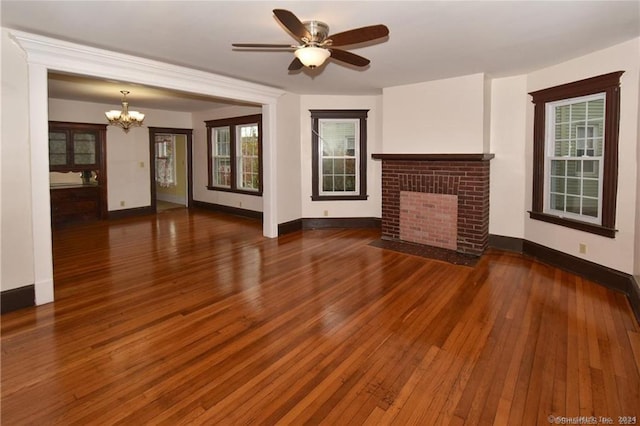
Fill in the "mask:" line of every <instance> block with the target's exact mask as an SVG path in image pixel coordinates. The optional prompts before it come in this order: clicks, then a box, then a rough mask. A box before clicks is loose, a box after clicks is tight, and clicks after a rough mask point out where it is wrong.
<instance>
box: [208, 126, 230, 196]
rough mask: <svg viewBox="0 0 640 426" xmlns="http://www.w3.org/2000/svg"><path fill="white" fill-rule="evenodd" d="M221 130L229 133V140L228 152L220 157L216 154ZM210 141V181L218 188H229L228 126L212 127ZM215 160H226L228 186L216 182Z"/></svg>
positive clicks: (216, 169)
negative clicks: (211, 146)
mask: <svg viewBox="0 0 640 426" xmlns="http://www.w3.org/2000/svg"><path fill="white" fill-rule="evenodd" d="M221 129H225V130H226V131H227V132H228V133H229V140H228V141H227V143H228V145H229V152H228V153H227V154H226V155H221V154H220V153H219V152H218V148H219V146H218V133H219V132H220V130H221ZM211 140H212V141H213V149H212V150H211V167H212V170H213V176H212V177H211V180H212V181H213V185H215V186H217V187H220V188H231V161H232V159H231V128H230V127H229V126H222V127H213V128H211ZM217 158H226V159H227V160H228V161H229V165H228V166H227V167H228V170H227V171H226V173H227V174H228V175H229V185H224V184H223V183H221V182H218V180H217V177H218V168H217V167H216V159H217Z"/></svg>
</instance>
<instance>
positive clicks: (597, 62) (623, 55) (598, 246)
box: [525, 39, 640, 274]
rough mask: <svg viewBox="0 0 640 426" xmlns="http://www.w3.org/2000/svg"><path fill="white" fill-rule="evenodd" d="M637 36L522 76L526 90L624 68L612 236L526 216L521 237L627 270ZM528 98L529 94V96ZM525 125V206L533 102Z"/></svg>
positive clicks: (631, 242)
mask: <svg viewBox="0 0 640 426" xmlns="http://www.w3.org/2000/svg"><path fill="white" fill-rule="evenodd" d="M638 52H640V39H634V40H631V41H628V42H625V43H621V44H618V45H616V46H613V47H610V48H608V49H604V50H601V51H598V52H595V53H591V54H589V55H586V56H582V57H580V58H576V59H573V60H571V61H568V62H564V63H561V64H558V65H555V66H552V67H549V68H545V69H542V70H539V71H536V72H534V73H531V74H529V75H528V76H527V92H532V91H535V90H540V89H544V88H547V87H552V86H556V85H559V84H564V83H569V82H572V81H576V80H581V79H584V78H588V77H595V76H597V75H601V74H605V73H609V72H613V71H625V73H624V74H623V75H622V77H621V92H620V93H621V96H620V134H619V155H618V161H619V168H618V197H617V212H616V228H617V229H618V232H617V233H616V237H615V238H606V237H601V236H598V235H594V234H590V233H586V232H581V231H577V230H574V229H569V228H565V227H562V226H557V225H553V224H550V223H546V222H541V221H537V220H531V219H529V218H528V217H527V218H526V219H525V238H526V239H527V240H530V241H533V242H536V243H539V244H542V245H544V246H547V247H550V248H552V249H556V250H560V251H562V252H565V253H568V254H571V255H574V256H578V257H582V258H584V259H586V260H589V261H592V262H595V263H598V264H600V265H604V266H608V267H610V268H613V269H617V270H619V271H622V272H626V273H629V274H632V273H633V272H634V265H637V264H638V260H637V256H638V253H637V252H635V250H636V246H637V242H636V241H635V239H637V238H638V231H639V230H638V229H636V225H637V212H636V208H637V206H638V202H637V200H636V198H637V196H638V185H639V184H638V170H637V168H638V163H637V162H638V152H637V150H638V120H639V118H638V114H639V108H638V100H639V96H638V94H639V89H638V85H639V79H640V55H638ZM529 100H530V97H529ZM529 104H530V105H529V106H528V111H527V125H526V135H527V139H526V152H527V157H526V159H527V163H526V164H527V175H526V176H527V181H526V191H525V194H526V205H527V206H529V208H530V206H531V187H532V186H531V185H532V183H531V170H532V158H531V153H532V152H533V131H532V130H531V129H532V127H533V125H532V122H533V107H532V104H531V103H530V102H529ZM580 243H583V244H586V245H587V253H586V255H581V254H579V253H578V245H579V244H580Z"/></svg>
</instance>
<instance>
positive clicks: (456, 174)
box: [372, 154, 493, 256]
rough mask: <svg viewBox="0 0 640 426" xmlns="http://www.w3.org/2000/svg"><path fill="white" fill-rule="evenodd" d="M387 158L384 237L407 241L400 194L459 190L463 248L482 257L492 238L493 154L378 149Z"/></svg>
mask: <svg viewBox="0 0 640 426" xmlns="http://www.w3.org/2000/svg"><path fill="white" fill-rule="evenodd" d="M372 157H373V158H375V159H381V160H382V238H383V239H387V240H398V241H399V240H401V236H400V193H401V191H407V192H422V193H428V194H448V195H456V196H457V199H458V221H457V241H456V247H457V249H456V250H457V251H458V252H460V253H464V254H472V255H476V256H479V255H481V254H482V253H483V252H484V250H485V249H486V247H487V243H488V238H489V161H490V160H491V159H492V158H493V154H373V155H372Z"/></svg>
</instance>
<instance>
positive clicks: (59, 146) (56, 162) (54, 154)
mask: <svg viewBox="0 0 640 426" xmlns="http://www.w3.org/2000/svg"><path fill="white" fill-rule="evenodd" d="M49 163H50V164H51V165H52V166H62V165H65V164H67V134H66V133H64V132H49Z"/></svg>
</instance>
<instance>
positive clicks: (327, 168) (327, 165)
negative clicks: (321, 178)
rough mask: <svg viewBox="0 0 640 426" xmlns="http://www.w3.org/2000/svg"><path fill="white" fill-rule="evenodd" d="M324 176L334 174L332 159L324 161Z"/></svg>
mask: <svg viewBox="0 0 640 426" xmlns="http://www.w3.org/2000/svg"><path fill="white" fill-rule="evenodd" d="M322 174H323V175H332V174H333V160H332V159H331V158H325V159H323V160H322Z"/></svg>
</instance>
